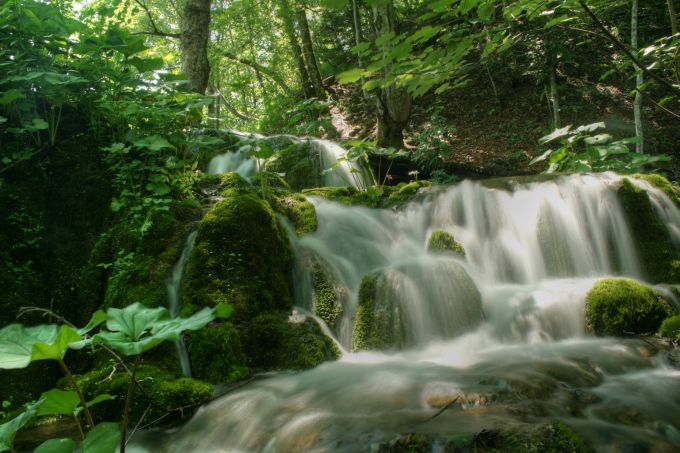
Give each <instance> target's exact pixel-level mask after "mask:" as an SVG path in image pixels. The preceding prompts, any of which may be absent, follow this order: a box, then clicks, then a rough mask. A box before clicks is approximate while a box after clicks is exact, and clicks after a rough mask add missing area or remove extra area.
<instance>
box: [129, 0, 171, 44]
mask: <svg viewBox="0 0 680 453" xmlns="http://www.w3.org/2000/svg"><path fill="white" fill-rule="evenodd" d="M135 3H137V4H138V5H139V6H140V7H141V8H142V9H143V10H144V12H145V13H146V17H147V19H149V24H151V31H150V32H139V33H134V34H136V35H151V36H163V37H165V38H179V37H180V35H179V34H178V33H166V32H163V31H160V30H159V29H158V27H157V26H156V22H155V21H154V20H153V15H152V14H151V11H149V7H148V6H146V3H144V2H143V1H142V0H135Z"/></svg>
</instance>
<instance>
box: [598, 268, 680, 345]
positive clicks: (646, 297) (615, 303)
mask: <svg viewBox="0 0 680 453" xmlns="http://www.w3.org/2000/svg"><path fill="white" fill-rule="evenodd" d="M671 314H672V309H671V306H670V305H669V303H668V302H667V301H666V300H665V299H664V298H663V297H661V295H660V294H658V293H657V292H656V291H654V290H653V289H651V288H649V287H648V286H646V285H644V284H642V283H639V282H637V281H635V280H631V279H626V278H609V279H603V280H600V281H598V282H597V283H595V285H594V286H593V288H592V289H591V290H590V291H589V292H588V295H587V296H586V319H587V321H588V324H589V326H590V327H591V328H592V329H593V331H594V332H595V333H597V334H598V335H619V336H620V335H628V334H645V333H653V332H656V331H657V330H658V329H659V326H660V325H661V322H662V321H663V320H664V319H666V318H667V317H668V316H670V315H671Z"/></svg>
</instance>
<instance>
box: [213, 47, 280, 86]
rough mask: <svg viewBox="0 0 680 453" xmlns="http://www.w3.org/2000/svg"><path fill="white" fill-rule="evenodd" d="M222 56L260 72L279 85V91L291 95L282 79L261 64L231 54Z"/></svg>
mask: <svg viewBox="0 0 680 453" xmlns="http://www.w3.org/2000/svg"><path fill="white" fill-rule="evenodd" d="M222 55H224V56H225V57H227V58H228V59H230V60H233V61H236V62H238V63H241V64H243V65H246V66H248V67H250V68H252V69H253V70H255V71H257V72H261V73H262V74H264V75H266V76H267V77H269V78H270V79H272V80H273V81H274V82H276V84H277V85H279V86H280V87H281V89H282V90H283V91H284V92H285V93H286V94H288V95H290V94H291V89H290V87H289V86H288V85H287V84H286V82H284V81H283V79H282V78H281V77H280V76H279V75H278V74H276V73H275V72H274V71H272V70H271V69H269V68H268V67H266V66H262V65H261V64H258V63H256V62H254V61H250V60H247V59H245V58H242V57H239V56H237V55H234V54H233V53H231V52H224V53H223V54H222Z"/></svg>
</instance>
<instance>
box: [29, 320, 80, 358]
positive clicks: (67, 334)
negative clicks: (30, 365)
mask: <svg viewBox="0 0 680 453" xmlns="http://www.w3.org/2000/svg"><path fill="white" fill-rule="evenodd" d="M82 339H83V337H82V336H81V335H80V334H79V333H78V332H76V330H75V329H73V328H72V327H69V326H65V325H64V326H61V327H60V328H59V333H58V334H57V337H56V338H55V339H54V340H51V341H49V342H47V341H39V342H37V343H35V344H34V345H33V349H32V350H31V361H35V360H61V359H62V358H63V357H64V354H66V351H68V348H69V345H70V344H71V343H76V342H78V341H80V340H82Z"/></svg>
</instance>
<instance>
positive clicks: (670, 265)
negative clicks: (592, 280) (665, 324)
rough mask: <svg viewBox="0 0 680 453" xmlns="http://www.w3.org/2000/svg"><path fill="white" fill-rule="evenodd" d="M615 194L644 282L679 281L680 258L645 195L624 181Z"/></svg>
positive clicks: (633, 185) (643, 191)
mask: <svg viewBox="0 0 680 453" xmlns="http://www.w3.org/2000/svg"><path fill="white" fill-rule="evenodd" d="M617 195H618V198H619V200H620V202H621V205H622V207H623V210H624V211H625V213H626V217H627V219H628V224H629V225H630V228H631V230H632V233H633V238H634V241H635V245H636V250H637V253H638V257H639V259H640V262H641V264H642V267H643V269H644V271H645V273H646V279H647V280H649V281H650V282H652V283H659V282H665V283H677V282H680V256H678V254H677V252H676V251H675V249H674V247H673V244H672V243H671V240H670V235H669V232H668V229H667V228H666V226H665V225H664V224H663V222H661V220H659V218H658V217H657V216H656V213H655V212H654V208H653V207H652V203H651V201H650V200H649V196H648V195H647V192H646V191H645V190H643V189H641V188H639V187H637V186H636V185H635V184H633V183H631V182H630V181H629V180H628V179H624V180H623V181H622V183H621V186H620V187H619V189H618V191H617Z"/></svg>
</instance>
